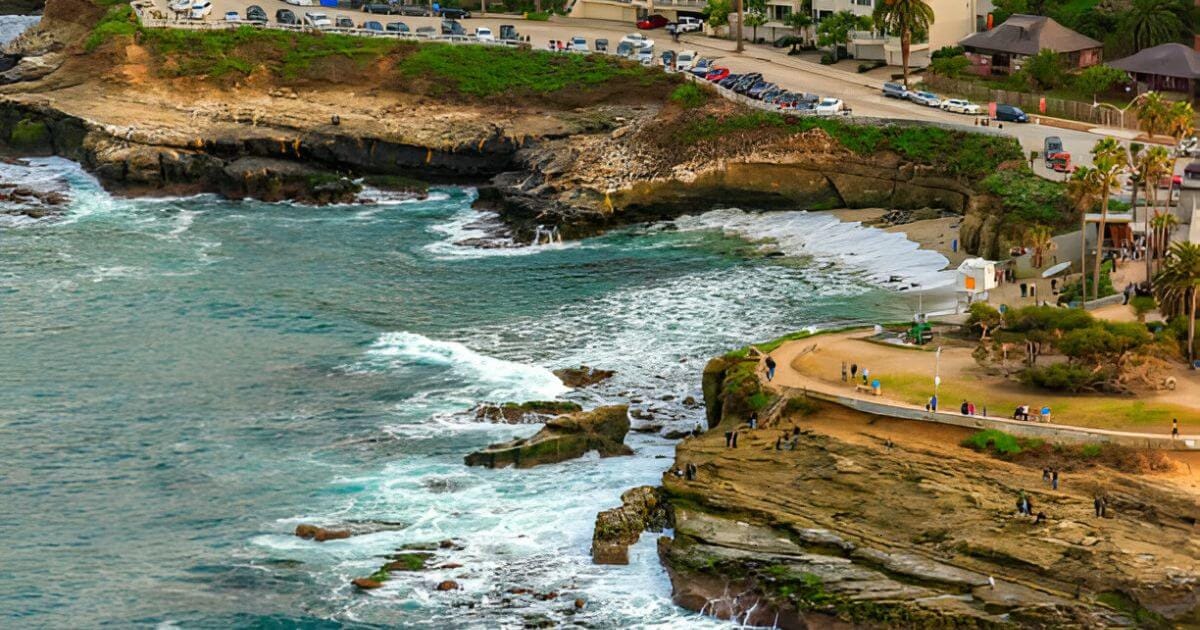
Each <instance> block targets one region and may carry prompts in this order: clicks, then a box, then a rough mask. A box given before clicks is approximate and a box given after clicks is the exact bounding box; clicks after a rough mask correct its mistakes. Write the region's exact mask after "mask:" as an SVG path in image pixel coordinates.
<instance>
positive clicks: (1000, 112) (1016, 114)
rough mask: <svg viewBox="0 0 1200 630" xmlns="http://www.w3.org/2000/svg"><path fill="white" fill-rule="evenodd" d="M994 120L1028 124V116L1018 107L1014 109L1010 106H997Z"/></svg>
mask: <svg viewBox="0 0 1200 630" xmlns="http://www.w3.org/2000/svg"><path fill="white" fill-rule="evenodd" d="M996 120H1002V121H1005V122H1019V123H1024V122H1029V116H1028V115H1026V114H1025V112H1023V111H1021V108H1020V107H1014V106H1012V105H997V106H996Z"/></svg>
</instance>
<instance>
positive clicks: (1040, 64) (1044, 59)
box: [1021, 48, 1066, 90]
mask: <svg viewBox="0 0 1200 630" xmlns="http://www.w3.org/2000/svg"><path fill="white" fill-rule="evenodd" d="M1021 69H1022V70H1024V71H1025V76H1027V77H1029V82H1030V83H1031V84H1032V85H1031V86H1030V87H1032V88H1033V89H1035V90H1037V89H1042V90H1052V89H1054V88H1056V87H1059V86H1060V85H1062V84H1063V78H1064V77H1065V76H1066V67H1065V64H1064V63H1063V59H1062V57H1060V56H1059V55H1058V53H1056V52H1054V51H1053V50H1050V49H1049V48H1043V49H1041V50H1039V51H1038V54H1036V55H1034V56H1032V57H1030V58H1029V59H1028V60H1026V61H1025V64H1024V65H1023V66H1022V68H1021Z"/></svg>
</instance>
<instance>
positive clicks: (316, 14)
mask: <svg viewBox="0 0 1200 630" xmlns="http://www.w3.org/2000/svg"><path fill="white" fill-rule="evenodd" d="M304 25H305V26H309V27H312V28H319V29H327V28H330V27H332V26H333V20H330V19H329V16H328V15H325V14H324V13H321V12H320V11H305V12H304Z"/></svg>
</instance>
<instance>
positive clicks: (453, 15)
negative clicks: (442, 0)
mask: <svg viewBox="0 0 1200 630" xmlns="http://www.w3.org/2000/svg"><path fill="white" fill-rule="evenodd" d="M438 15H440V16H442V19H444V20H465V19H467V18H469V17H471V12H470V11H468V10H466V9H454V8H451V7H443V8H442V9H440V10H439V11H438Z"/></svg>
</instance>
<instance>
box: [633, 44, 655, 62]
mask: <svg viewBox="0 0 1200 630" xmlns="http://www.w3.org/2000/svg"><path fill="white" fill-rule="evenodd" d="M635 58H636V59H637V61H638V63H640V64H642V65H643V66H649V65H652V64H653V63H654V48H653V47H652V46H642V47H641V48H639V49H638V50H637V55H636V57H635Z"/></svg>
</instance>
